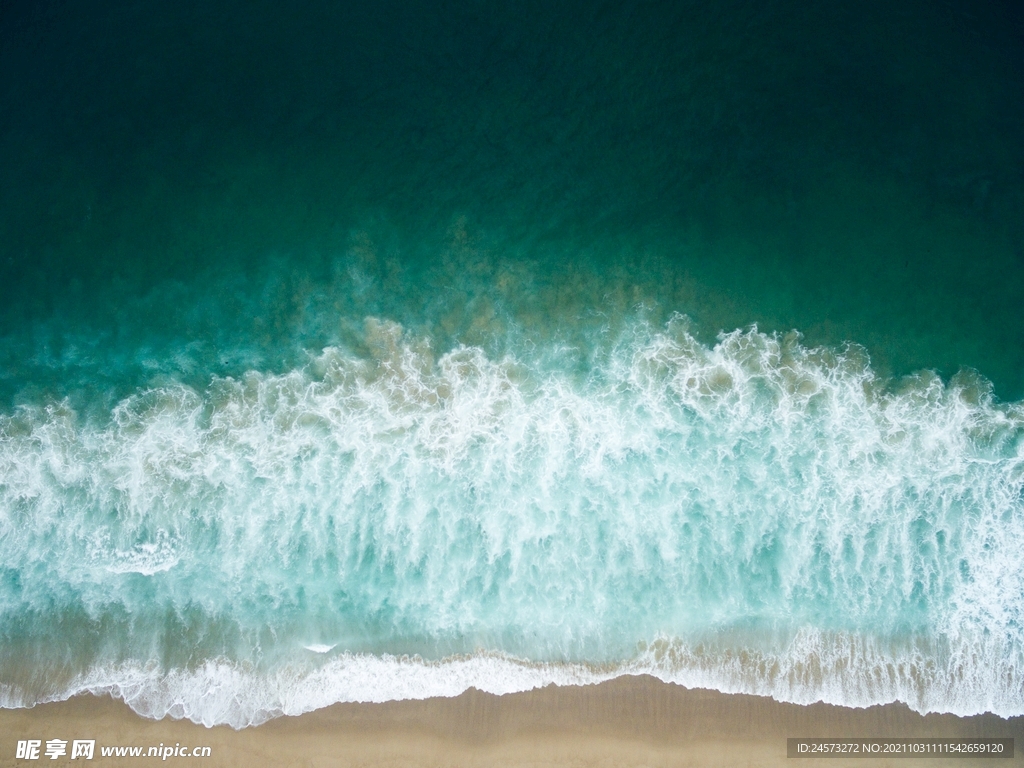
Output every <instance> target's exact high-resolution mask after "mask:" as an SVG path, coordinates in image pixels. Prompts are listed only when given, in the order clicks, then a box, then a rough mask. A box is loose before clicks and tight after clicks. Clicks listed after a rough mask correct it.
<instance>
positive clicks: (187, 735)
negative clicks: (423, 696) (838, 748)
mask: <svg viewBox="0 0 1024 768" xmlns="http://www.w3.org/2000/svg"><path fill="white" fill-rule="evenodd" d="M0 734H2V735H0V766H13V765H22V766H25V765H32V764H36V765H41V764H62V763H70V760H69V758H68V757H67V756H65V757H62V758H59V760H60V762H58V761H49V760H47V759H46V757H45V755H42V754H41V758H42V760H45V761H46V762H45V763H42V762H40V763H35V762H34V761H26V760H16V759H15V753H16V743H17V741H18V740H19V739H30V738H32V739H41V740H42V741H43V742H44V749H45V741H46V740H47V739H52V738H59V739H65V740H68V741H69V745H70V741H71V740H73V739H95V740H96V755H95V759H94V760H93V761H92V762H91V763H89V764H91V765H107V764H109V765H114V764H119V765H125V764H132V763H147V764H152V763H153V762H155V761H156V758H152V757H151V758H148V759H147V758H145V757H142V758H131V757H122V758H103V757H101V755H100V747H101V746H112V745H136V746H142V747H144V748H148V747H149V746H156V745H160V744H163V745H174V744H185V745H189V746H190V747H191V746H194V745H202V746H209V747H210V748H211V756H210V757H207V758H191V757H189V758H184V757H173V756H171V757H168V758H167V762H168V763H170V764H181V763H189V764H201V765H204V766H246V768H253V767H254V766H264V765H267V766H339V765H340V766H520V765H522V766H526V765H530V766H548V765H550V766H555V765H558V766H641V765H643V766H773V765H790V766H801V765H807V766H813V765H827V766H832V767H834V768H839V767H840V766H844V765H851V766H859V768H866V767H867V766H884V765H890V764H891V765H894V766H904V768H909V767H910V766H930V765H947V766H949V765H959V764H963V763H967V764H975V765H993V766H1006V765H1017V764H1020V763H1021V762H1024V760H1022V758H1021V747H1022V746H1024V718H1014V719H1011V720H1005V719H1002V718H999V717H996V716H994V715H980V716H977V717H969V718H959V717H955V716H952V715H928V716H921V715H918V714H916V713H914V712H912V711H911V710H909V709H908V708H907V707H905V706H903V705H902V704H893V705H886V706H880V707H872V708H870V709H847V708H843V707H835V706H831V705H827V704H816V705H812V706H798V705H794V704H780V703H778V702H776V701H773V700H771V699H766V698H761V697H757V696H745V695H727V694H722V693H718V692H714V691H703V690H687V689H685V688H682V687H680V686H676V685H669V684H665V683H662V682H660V681H657V680H655V679H653V678H650V677H626V678H619V679H617V680H612V681H609V682H607V683H602V684H601V685H593V686H582V687H563V688H556V687H554V686H551V687H548V688H545V689H541V690H536V691H530V692H525V693H517V694H511V695H506V696H493V695H491V694H485V693H481V692H479V691H476V690H470V691H467V692H466V693H464V694H462V695H461V696H458V697H456V698H452V699H440V698H439V699H429V700H426V701H401V702H390V703H386V704H337V705H335V706H332V707H328V708H326V709H323V710H320V711H317V712H311V713H308V714H305V715H302V716H300V717H282V718H278V719H276V720H272V721H270V722H268V723H265V724H264V725H261V726H258V727H255V728H248V729H244V730H241V731H235V730H232V729H231V728H228V727H226V726H220V727H216V728H205V727H203V726H201V725H195V724H194V723H191V722H189V721H180V720H173V719H170V718H167V719H164V720H162V721H151V720H146V719H144V718H141V717H139V716H138V715H136V714H135V713H134V712H132V711H131V710H130V709H128V707H126V706H125V705H124V704H122V703H121V702H119V701H114V700H112V699H110V698H107V697H94V696H80V697H76V698H74V699H72V700H70V701H66V702H60V703H55V704H45V705H40V706H37V707H35V708H33V709H22V710H0ZM846 736H850V737H864V738H866V737H913V736H920V737H949V736H992V737H1011V738H1014V739H1015V740H1016V742H1015V746H1016V750H1015V757H1014V759H1012V760H1006V759H998V760H978V759H973V760H965V759H959V758H948V759H912V760H909V761H908V760H904V759H898V760H886V759H873V758H872V759H868V760H864V759H827V760H823V759H798V760H794V759H792V758H787V756H786V755H787V753H786V739H787V738H789V737H846ZM69 751H70V749H69ZM144 751H145V750H144ZM70 764H78V763H77V762H75V763H70Z"/></svg>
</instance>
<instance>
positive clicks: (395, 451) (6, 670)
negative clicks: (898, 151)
mask: <svg viewBox="0 0 1024 768" xmlns="http://www.w3.org/2000/svg"><path fill="white" fill-rule="evenodd" d="M587 332H588V333H589V334H590V336H589V339H590V342H589V346H585V347H581V346H572V345H567V344H565V343H561V342H555V341H549V342H547V343H545V342H544V340H543V339H541V340H540V341H539V342H538V341H537V340H536V339H534V340H528V339H526V338H525V337H523V338H521V339H519V340H518V341H517V340H516V339H514V338H513V339H512V341H510V342H509V343H507V344H505V345H504V346H503V348H502V350H501V351H500V352H495V351H494V348H485V346H482V345H474V344H468V343H447V342H439V341H438V340H437V339H436V338H433V337H432V336H431V335H430V334H428V333H424V332H420V331H419V330H414V329H410V328H408V327H404V326H403V325H402V324H400V323H399V322H396V321H394V320H392V319H389V318H388V317H386V316H366V317H364V318H363V319H362V320H361V321H360V324H359V328H358V331H357V333H355V334H354V335H353V336H352V338H353V339H354V341H351V342H350V343H340V342H339V343H337V344H334V345H329V346H326V347H323V348H321V349H320V350H319V351H316V352H313V353H309V354H308V355H307V357H306V359H305V360H303V361H300V362H299V363H298V364H294V365H292V366H291V367H289V368H287V369H284V370H279V371H273V370H260V369H258V368H252V369H250V370H248V371H242V372H239V373H236V374H232V375H214V376H212V377H210V378H209V379H208V381H207V382H206V383H205V384H198V385H193V384H186V383H182V382H181V381H170V380H168V381H165V382H163V383H160V384H150V385H148V386H140V387H138V388H137V389H136V390H135V391H134V392H132V393H130V394H128V395H127V396H124V397H121V398H120V399H118V400H117V402H116V403H115V404H114V405H113V406H112V407H111V408H110V409H108V411H107V412H106V413H105V414H101V415H100V416H97V415H96V414H95V413H90V414H85V413H83V412H80V410H79V409H76V407H75V405H74V403H73V401H72V399H69V398H64V399H52V400H50V401H48V402H38V403H28V404H21V405H19V406H18V407H16V408H13V409H11V410H10V411H9V412H7V413H5V414H3V415H0V640H2V642H0V704H2V705H3V706H6V707H23V706H31V705H33V704H35V703H38V702H42V701H52V700H59V699H64V698H67V697H70V696H72V695H75V694H76V693H80V692H85V691H89V692H93V693H108V694H112V695H114V696H116V697H118V698H121V699H123V700H124V701H125V702H126V703H127V704H129V705H130V706H131V707H132V708H133V709H134V710H135V711H137V712H139V713H140V714H143V715H146V716H149V717H154V718H159V717H163V716H166V715H170V716H172V717H177V718H181V717H186V718H189V719H191V720H193V721H195V722H198V723H204V724H206V725H215V724H221V723H226V724H229V725H231V726H233V727H235V728H241V727H246V726H249V725H254V724H258V723H261V722H264V721H266V720H267V719H270V718H273V717H276V716H279V715H283V714H298V713H301V712H305V711H309V710H312V709H316V708H319V707H323V706H327V705H329V704H331V703H334V702H339V701H384V700H391V699H407V698H425V697H431V696H454V695H458V694H459V693H461V692H462V691H464V690H466V689H468V688H470V687H474V688H477V689H481V690H485V691H490V692H493V693H507V692H512V691H519V690H526V689H531V688H535V687H538V686H544V685H548V684H551V683H554V684H558V685H568V684H584V683H595V682H599V681H601V680H605V679H608V678H611V677H615V676H618V675H623V674H650V675H654V676H656V677H658V678H660V679H662V680H665V681H669V682H676V683H680V684H683V685H686V686H690V687H704V688H713V689H717V690H720V691H725V692H743V693H752V694H760V695H767V696H771V697H774V698H775V699H778V700H780V701H789V702H796V703H811V702H815V701H826V702H830V703H833V704H841V705H847V706H857V707H864V706H870V705H873V704H881V703H886V702H891V701H903V702H906V703H907V704H908V705H909V706H910V707H911V708H912V709H914V710H916V711H918V712H952V713H956V714H959V715H972V714H976V713H980V712H986V711H988V712H993V713H996V714H998V715H1000V716H1003V717H1010V716H1017V715H1021V714H1024V625H1022V620H1024V568H1022V567H1021V553H1022V552H1024V405H1022V404H1021V403H1002V402H999V401H997V400H996V399H995V398H993V396H992V394H991V389H990V387H989V386H988V384H987V383H986V382H985V381H984V379H982V378H981V377H980V376H977V375H973V374H960V375H958V376H957V377H955V378H954V379H953V380H951V381H945V382H944V381H943V380H942V379H940V378H939V377H938V376H936V375H934V374H931V373H927V372H925V373H920V374H917V375H915V376H911V377H907V378H904V379H901V380H898V381H891V380H886V379H883V378H882V377H880V376H879V375H877V374H876V373H875V372H874V370H873V369H872V367H871V365H870V361H869V359H868V357H867V355H866V353H865V352H864V351H863V350H862V349H860V348H858V347H856V346H855V345H846V346H844V347H840V348H816V347H809V346H805V345H804V344H803V343H802V341H801V338H800V336H799V335H798V334H795V333H792V334H788V335H779V334H771V333H764V332H761V331H758V330H757V329H756V328H749V329H745V330H736V331H733V332H730V333H723V334H721V335H720V336H719V337H718V340H717V342H715V343H712V344H708V343H704V342H701V341H699V340H698V338H697V337H696V335H695V333H694V332H693V329H692V327H691V324H690V323H689V321H688V320H687V319H686V318H685V317H683V316H681V315H675V316H672V317H670V318H669V319H668V321H667V322H651V321H649V320H646V319H644V318H643V317H642V315H641V314H638V315H636V316H635V317H634V318H633V319H632V320H631V321H630V322H628V323H622V324H619V325H617V326H614V327H612V326H605V327H603V328H602V327H600V325H599V324H597V325H594V326H593V328H592V329H591V330H588V331H587ZM510 338H512V337H510Z"/></svg>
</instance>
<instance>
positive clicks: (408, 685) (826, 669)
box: [0, 629, 1024, 729]
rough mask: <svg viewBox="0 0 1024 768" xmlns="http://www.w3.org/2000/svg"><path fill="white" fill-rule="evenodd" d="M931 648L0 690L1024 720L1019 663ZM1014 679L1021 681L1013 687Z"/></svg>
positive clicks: (658, 647) (658, 649)
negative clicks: (700, 703) (665, 702)
mask: <svg viewBox="0 0 1024 768" xmlns="http://www.w3.org/2000/svg"><path fill="white" fill-rule="evenodd" d="M934 645H935V644H934V642H933V641H931V640H922V639H918V640H912V641H909V642H907V643H905V644H904V645H903V647H902V648H898V649H897V648H893V647H892V646H891V645H890V644H888V643H885V642H882V641H877V640H870V639H865V638H861V637H856V636H851V635H845V634H829V633H823V632H821V631H819V630H815V629H806V630H802V631H801V632H799V633H797V635H796V636H795V637H794V638H792V640H791V642H790V643H789V644H788V647H787V648H786V649H785V650H784V651H783V652H782V653H777V654H774V653H764V652H757V651H751V650H749V649H739V648H718V649H715V648H713V647H711V646H698V647H689V646H687V645H686V644H683V643H681V642H679V641H671V640H668V639H659V640H656V641H655V642H653V643H651V644H650V645H648V646H647V647H646V648H645V649H644V650H643V651H642V652H641V653H640V654H639V655H638V656H637V657H636V658H635V659H632V660H629V661H624V662H620V663H615V664H604V665H593V664H583V663H550V662H548V663H543V662H542V663H538V662H531V661H528V660H525V659H520V658H516V657H513V656H509V655H507V654H501V653H494V652H481V653H476V654H470V655H461V656H453V657H448V658H445V659H441V660H439V661H425V660H424V659H422V658H420V657H418V656H413V657H409V656H402V657H398V656H393V655H386V654H385V655H372V654H351V653H340V654H337V655H335V656H333V657H332V658H330V659H329V660H328V661H327V662H326V663H324V664H322V665H321V666H319V667H315V668H309V667H306V668H301V667H299V666H293V667H285V668H282V669H279V670H277V671H274V672H265V671H257V670H255V669H253V668H251V667H247V666H246V665H239V664H237V663H233V662H228V661H225V660H217V659H215V660H210V661H208V662H206V663H205V664H203V665H202V666H200V667H199V668H197V669H192V670H169V671H165V670H160V669H159V668H158V667H157V666H156V665H155V664H151V665H148V666H143V665H139V664H122V665H117V666H113V667H108V668H99V669H94V670H90V671H89V672H88V673H86V674H84V675H82V676H81V677H79V678H78V679H76V680H75V681H74V682H73V683H71V684H70V685H68V686H67V687H66V688H65V689H63V690H61V691H59V692H57V691H54V692H51V694H50V695H47V696H46V697H44V698H42V699H38V698H37V699H35V700H31V701H30V700H26V699H25V698H24V697H22V696H19V694H18V693H17V691H15V690H14V689H12V688H10V687H6V688H0V706H4V707H25V706H33V705H34V704H36V703H39V702H40V701H59V700H64V699H67V698H70V697H71V696H75V695H78V694H82V693H91V694H94V695H110V696H112V697H114V698H116V699H120V700H122V701H124V702H125V703H126V704H127V705H128V706H129V707H131V709H132V710H134V711H135V712H137V713H138V714H140V715H142V716H144V717H148V718H153V719H161V718H163V717H168V716H169V717H172V718H175V719H182V718H185V719H188V720H191V721H192V722H195V723H197V724H202V725H205V726H207V727H212V726H215V725H229V726H231V727H233V728H236V729H241V728H246V727H250V726H255V725H259V724H261V723H264V722H266V721H268V720H271V719H273V718H275V717H280V716H283V715H301V714H303V713H306V712H311V711H314V710H316V709H320V708H323V707H327V706H330V705H332V704H336V703H341V702H348V703H351V702H357V703H381V702H386V701H395V700H417V699H428V698H435V697H454V696H458V695H460V694H461V693H463V692H465V691H467V690H469V689H470V688H475V689H477V690H480V691H483V692H486V693H491V694H494V695H497V696H502V695H505V694H510V693H517V692H521V691H529V690H534V689H537V688H543V687H546V686H548V685H558V686H578V685H595V684H598V683H601V682H604V681H607V680H611V679H613V678H617V677H621V676H625V675H651V676H653V677H655V678H657V679H659V680H661V681H663V682H666V683H673V684H677V685H681V686H683V687H686V688H691V689H695V688H701V689H708V690H716V691H720V692H722V693H729V694H733V693H741V694H750V695H758V696H766V697H771V698H773V699H775V700H777V701H780V702H789V703H794V704H802V705H807V704H813V703H817V702H825V703H828V704H834V705H838V706H845V707H870V706H875V705H880V704H889V703H892V702H903V703H905V704H907V705H908V706H909V707H910V708H911V709H912V710H914V711H916V712H919V713H921V714H927V713H930V712H939V713H952V714H956V715H960V716H971V715H976V714H979V713H982V712H991V713H993V714H996V715H998V716H1001V717H1006V718H1009V717H1017V716H1019V715H1021V714H1022V713H1024V684H1022V682H1021V681H1020V679H1019V677H1018V676H1017V674H1016V670H1017V669H1019V668H1020V664H1021V659H1019V658H1018V659H1016V660H1015V661H1014V662H1013V663H1012V664H1011V665H1007V663H1006V659H1005V658H1004V656H1003V653H1002V650H1001V649H997V648H993V647H992V641H991V640H990V639H985V640H981V641H979V642H978V643H976V644H974V645H972V646H971V647H967V646H966V645H962V646H961V647H959V648H953V649H950V648H946V649H945V652H944V653H942V654H940V655H942V656H944V657H945V662H944V663H936V659H935V648H934ZM979 662H982V663H980V664H979ZM986 662H987V663H986ZM1011 667H1013V668H1011ZM1011 677H1012V678H1016V679H1015V680H1014V681H1013V682H1010V683H1009V684H1008V680H1009V678H1011Z"/></svg>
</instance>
